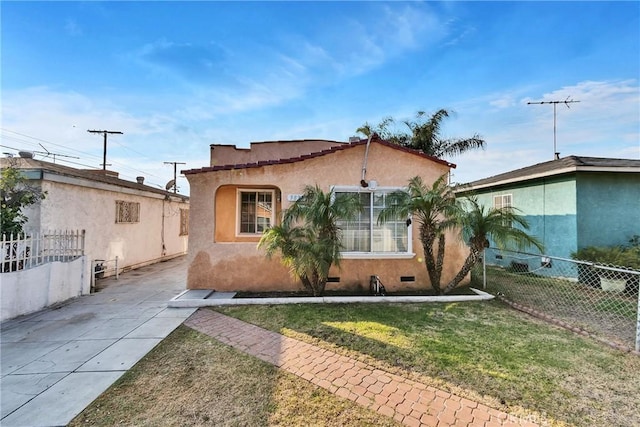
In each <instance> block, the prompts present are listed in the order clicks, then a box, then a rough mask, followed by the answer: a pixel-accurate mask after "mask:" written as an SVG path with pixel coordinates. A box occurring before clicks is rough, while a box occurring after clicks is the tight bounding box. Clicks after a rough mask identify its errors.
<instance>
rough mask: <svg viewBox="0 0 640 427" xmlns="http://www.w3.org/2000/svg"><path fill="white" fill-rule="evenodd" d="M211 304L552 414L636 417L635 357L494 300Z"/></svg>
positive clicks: (614, 421) (596, 422) (477, 394)
mask: <svg viewBox="0 0 640 427" xmlns="http://www.w3.org/2000/svg"><path fill="white" fill-rule="evenodd" d="M217 310H218V311H220V312H222V313H225V314H227V315H230V316H234V317H237V318H240V319H242V320H245V321H248V322H250V323H253V324H256V325H259V326H262V327H264V328H266V329H270V330H273V331H277V332H280V333H282V334H284V335H287V336H290V337H294V338H298V339H301V340H304V341H308V342H312V343H314V344H316V345H319V346H323V347H326V348H330V349H333V350H334V351H337V352H341V353H344V354H348V355H350V356H352V357H355V358H358V359H360V360H362V361H364V362H367V363H371V364H374V365H377V366H379V367H380V368H382V369H386V370H391V371H393V372H396V373H399V374H404V375H409V376H412V377H413V378H414V379H418V380H420V381H422V382H424V383H427V384H431V385H434V386H436V387H440V388H443V389H445V390H448V391H451V392H454V393H456V394H459V395H464V396H466V397H469V398H471V399H475V400H479V401H482V402H483V403H485V404H488V405H489V406H492V407H495V408H497V409H502V410H505V411H506V412H509V413H513V414H526V413H534V414H537V416H538V419H546V420H548V421H549V422H551V423H554V424H559V425H561V424H563V423H566V424H569V425H577V426H585V425H589V426H611V425H616V426H636V425H638V420H640V408H639V407H638V405H637V404H636V402H637V393H638V390H640V358H639V357H638V356H636V355H632V354H626V353H622V352H619V351H617V350H613V349H610V348H608V347H605V346H603V345H601V344H599V343H597V342H595V341H593V340H590V339H588V338H583V337H580V336H578V335H575V334H573V333H571V332H568V331H566V330H563V329H560V328H556V327H553V326H551V325H548V324H546V323H544V322H541V321H538V320H536V319H534V318H532V317H530V316H527V315H525V314H522V313H519V312H517V311H515V310H513V309H511V308H509V307H507V306H505V305H504V304H502V303H500V302H499V301H491V302H478V303H475V302H474V303H442V304H359V305H358V304H353V305H321V306H315V305H314V306H311V305H299V306H291V305H289V306H253V307H248V306H244V307H225V308H219V309H217Z"/></svg>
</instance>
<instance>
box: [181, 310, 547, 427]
mask: <svg viewBox="0 0 640 427" xmlns="http://www.w3.org/2000/svg"><path fill="white" fill-rule="evenodd" d="M184 324H185V325H186V326H189V327H190V328H193V329H195V330H197V331H200V332H203V333H205V334H207V335H209V336H211V337H213V338H215V339H217V340H218V341H220V342H222V343H224V344H227V345H229V346H232V347H234V348H236V349H238V350H240V351H243V352H245V353H248V354H250V355H252V356H255V357H257V358H258V359H261V360H263V361H265V362H268V363H271V364H273V365H275V366H277V367H279V368H281V369H284V370H286V371H288V372H291V373H293V374H295V375H297V376H299V377H302V378H304V379H305V380H307V381H309V382H311V383H313V384H316V385H318V386H320V387H322V388H325V389H327V390H329V391H330V392H332V393H335V394H336V395H338V396H340V397H343V398H346V399H349V400H352V401H354V402H356V403H358V404H360V405H362V406H365V407H367V408H370V409H372V410H374V411H378V412H379V413H381V414H383V415H387V416H389V417H393V418H394V419H396V420H398V421H400V422H401V423H403V424H405V425H408V426H434V427H435V426H438V427H442V426H469V427H471V426H474V427H475V426H478V427H492V426H527V427H529V426H536V425H537V424H534V423H532V422H529V421H527V420H519V419H518V418H517V417H514V416H509V415H508V414H506V413H504V412H501V411H498V410H496V409H493V408H490V407H488V406H485V405H482V404H480V403H477V402H474V401H472V400H469V399H465V398H462V397H459V396H456V395H453V394H451V393H448V392H445V391H442V390H438V389H436V388H434V387H431V386H427V385H424V384H421V383H418V382H415V381H412V380H410V379H407V378H403V377H400V376H398V375H394V374H391V373H388V372H385V371H382V370H380V369H376V368H374V367H373V366H370V365H367V364H365V363H362V362H360V361H357V360H354V359H351V358H349V357H346V356H342V355H339V354H336V353H334V352H332V351H329V350H325V349H322V348H320V347H317V346H315V345H312V344H307V343H304V342H302V341H298V340H296V339H293V338H288V337H285V336H283V335H280V334H278V333H275V332H271V331H268V330H266V329H263V328H260V327H257V326H255V325H252V324H249V323H246V322H243V321H241V320H238V319H234V318H232V317H228V316H225V315H223V314H220V313H217V312H215V311H212V310H207V309H201V310H198V311H197V312H195V313H194V314H193V315H192V316H191V317H190V318H189V319H187V321H186V322H185V323H184Z"/></svg>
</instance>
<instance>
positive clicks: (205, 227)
mask: <svg viewBox="0 0 640 427" xmlns="http://www.w3.org/2000/svg"><path fill="white" fill-rule="evenodd" d="M453 167H455V165H453V164H451V163H449V162H446V161H444V160H441V159H438V158H435V157H431V156H427V155H425V154H423V153H421V152H418V151H415V150H410V149H407V148H403V147H400V146H397V145H393V144H391V143H388V142H386V141H383V140H380V139H379V138H377V137H374V138H372V139H371V140H370V141H368V140H354V141H351V142H338V141H324V140H298V141H274V142H260V143H252V144H251V147H250V149H237V148H236V147H235V146H225V145H212V146H211V159H210V166H208V167H203V168H200V169H190V170H185V171H183V173H184V174H185V175H186V177H187V179H188V180H189V184H190V187H191V197H190V202H191V203H190V219H189V221H190V227H191V230H192V232H191V233H190V234H189V253H188V263H189V270H188V279H187V288H189V289H216V290H219V291H239V290H249V291H267V290H269V291H272V290H278V291H285V290H299V289H302V285H301V284H300V283H299V282H298V281H297V280H296V279H294V278H292V277H291V275H290V274H289V272H288V270H287V269H286V268H285V267H283V266H282V265H281V264H280V262H279V261H278V260H277V259H271V260H269V259H267V258H266V257H265V254H264V253H263V251H262V250H260V249H258V248H257V243H258V241H259V240H260V237H261V234H262V232H263V231H264V230H265V229H266V228H267V227H269V226H270V225H272V224H275V223H277V221H279V218H280V213H281V212H282V210H284V209H287V207H289V206H290V204H291V203H292V202H293V201H295V200H296V199H297V197H299V195H300V193H301V192H302V190H303V188H304V186H305V185H318V186H319V187H320V188H322V189H323V190H324V191H328V190H330V189H333V190H334V191H335V192H337V193H339V192H350V193H358V194H359V197H360V199H361V201H362V202H363V205H364V206H365V208H364V209H363V212H362V214H361V215H360V217H359V218H358V219H357V220H356V221H351V222H349V223H345V224H344V227H343V245H344V246H345V249H344V251H343V261H342V263H341V268H340V269H337V268H335V267H334V268H333V269H332V271H331V274H330V279H329V283H328V285H327V289H328V290H330V289H358V288H361V289H367V288H368V285H369V279H370V277H371V276H372V275H377V276H379V277H380V279H381V281H382V282H383V283H384V285H385V286H386V287H387V290H388V291H394V290H400V289H416V288H422V289H424V288H428V287H430V284H429V278H428V275H427V273H426V269H425V266H424V261H423V251H422V246H421V244H420V241H419V238H418V228H417V225H416V224H415V222H414V223H413V224H411V225H409V226H407V222H406V220H405V219H403V220H400V221H397V222H389V223H385V224H382V225H379V224H377V221H376V217H377V213H378V212H379V210H380V209H381V208H383V207H384V205H385V201H386V198H385V195H386V194H387V193H389V192H391V191H395V190H398V189H402V188H403V187H404V186H406V184H407V182H408V181H409V179H410V178H412V177H413V176H416V175H420V176H421V177H422V179H423V180H424V182H425V183H427V184H430V183H433V182H434V181H435V180H436V179H438V178H439V177H440V176H442V175H443V174H448V173H449V171H450V169H451V168H453ZM465 256H466V248H465V247H464V246H463V245H461V244H459V243H458V241H457V239H454V238H450V239H448V243H447V248H446V259H445V267H444V270H443V277H442V279H443V281H446V280H448V279H450V278H452V277H453V275H454V274H455V273H456V271H457V269H458V268H459V266H460V265H461V264H462V262H463V260H464V257H465Z"/></svg>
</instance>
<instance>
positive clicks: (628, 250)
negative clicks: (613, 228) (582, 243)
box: [571, 236, 640, 270]
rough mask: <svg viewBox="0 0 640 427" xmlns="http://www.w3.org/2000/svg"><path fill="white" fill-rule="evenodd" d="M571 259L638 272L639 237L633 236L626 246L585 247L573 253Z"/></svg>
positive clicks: (639, 259) (639, 260)
mask: <svg viewBox="0 0 640 427" xmlns="http://www.w3.org/2000/svg"><path fill="white" fill-rule="evenodd" d="M571 258H573V259H577V260H581V261H589V262H593V263H596V264H607V265H612V266H616V267H626V268H630V269H633V270H640V236H633V238H632V239H631V240H629V245H627V246H587V247H585V248H582V249H579V250H578V251H576V252H573V253H572V254H571Z"/></svg>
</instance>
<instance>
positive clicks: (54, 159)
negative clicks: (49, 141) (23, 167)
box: [34, 144, 80, 163]
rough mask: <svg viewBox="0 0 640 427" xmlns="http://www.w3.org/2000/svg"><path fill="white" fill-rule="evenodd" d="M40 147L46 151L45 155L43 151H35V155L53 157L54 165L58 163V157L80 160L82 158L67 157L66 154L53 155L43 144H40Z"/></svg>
mask: <svg viewBox="0 0 640 427" xmlns="http://www.w3.org/2000/svg"><path fill="white" fill-rule="evenodd" d="M39 145H40V147H42V148H43V149H44V151H45V152H44V153H43V152H42V151H34V153H38V154H44V155H45V157H49V156H53V163H55V162H56V156H59V157H68V158H70V159H79V158H80V157H77V156H67V155H66V154H60V153H51V152H50V151H49V150H47V148H46V147H45V146H44V145H42V144H39Z"/></svg>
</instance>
